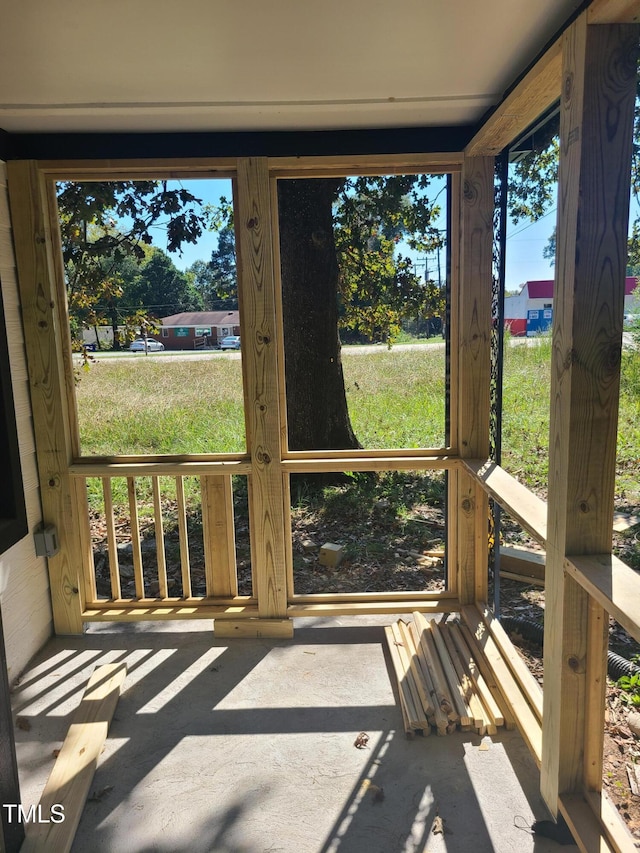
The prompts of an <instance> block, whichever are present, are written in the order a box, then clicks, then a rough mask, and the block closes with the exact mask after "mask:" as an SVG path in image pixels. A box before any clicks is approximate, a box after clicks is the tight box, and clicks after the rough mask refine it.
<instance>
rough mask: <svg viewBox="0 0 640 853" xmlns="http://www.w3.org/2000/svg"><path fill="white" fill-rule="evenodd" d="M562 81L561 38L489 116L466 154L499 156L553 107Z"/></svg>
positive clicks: (468, 146) (469, 145) (471, 155)
mask: <svg viewBox="0 0 640 853" xmlns="http://www.w3.org/2000/svg"><path fill="white" fill-rule="evenodd" d="M561 80H562V43H561V42H560V41H557V42H555V43H554V44H553V45H552V46H551V47H550V48H549V50H547V51H546V53H545V54H544V56H542V57H541V58H540V59H539V60H538V62H536V64H535V65H534V66H533V68H531V70H530V71H528V72H527V74H525V76H524V77H523V78H522V80H521V81H520V82H519V83H518V84H517V86H516V87H515V88H514V89H513V90H512V91H511V92H510V93H509V94H508V95H507V97H506V98H505V99H504V100H503V101H502V102H501V103H500V105H499V106H498V107H497V108H496V110H495V111H494V112H493V113H492V114H491V115H490V116H489V118H488V119H487V121H486V122H485V123H484V125H483V126H482V127H481V129H480V130H479V131H478V133H476V135H475V136H474V137H473V139H472V140H471V142H470V143H469V144H468V145H467V147H466V148H465V154H466V155H468V156H470V157H481V156H486V155H493V156H497V155H498V154H499V153H500V152H501V151H502V149H503V148H506V147H507V145H509V144H510V143H511V142H513V141H514V140H515V139H516V138H517V137H518V136H520V135H521V134H522V133H524V131H525V130H526V129H527V128H528V127H529V126H530V125H531V124H533V123H534V121H535V120H536V119H537V118H538V116H541V115H542V114H543V113H544V112H546V111H547V110H548V109H549V108H550V107H552V106H553V104H554V103H555V102H556V101H557V100H558V98H559V97H560V85H561Z"/></svg>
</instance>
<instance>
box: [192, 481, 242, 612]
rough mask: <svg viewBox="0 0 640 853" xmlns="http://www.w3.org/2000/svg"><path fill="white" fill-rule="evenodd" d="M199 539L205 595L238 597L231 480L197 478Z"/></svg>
mask: <svg viewBox="0 0 640 853" xmlns="http://www.w3.org/2000/svg"><path fill="white" fill-rule="evenodd" d="M200 489H201V495H202V536H203V540H204V542H203V544H204V564H205V578H206V590H207V595H208V596H224V597H228V598H233V597H234V596H235V595H237V594H238V578H237V573H236V548H235V531H234V527H233V491H232V489H231V477H227V476H221V477H201V478H200Z"/></svg>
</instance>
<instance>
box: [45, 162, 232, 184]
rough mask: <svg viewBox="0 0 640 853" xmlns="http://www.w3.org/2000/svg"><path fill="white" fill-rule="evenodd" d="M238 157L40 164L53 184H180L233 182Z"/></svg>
mask: <svg viewBox="0 0 640 853" xmlns="http://www.w3.org/2000/svg"><path fill="white" fill-rule="evenodd" d="M236 163H237V160H236V158H235V157H216V158H213V157H186V158H185V157H181V158H179V159H170V158H167V157H162V158H161V157H153V158H152V157H150V158H148V159H144V160H140V159H133V158H126V159H122V160H110V159H92V160H71V159H70V160H40V161H38V165H39V167H40V169H41V170H42V172H43V174H45V175H47V176H48V177H49V178H51V179H53V180H73V181H135V180H149V179H151V180H153V179H156V180H165V179H166V180H180V179H181V178H189V179H195V178H203V179H204V178H230V177H232V176H233V174H234V173H235V167H236Z"/></svg>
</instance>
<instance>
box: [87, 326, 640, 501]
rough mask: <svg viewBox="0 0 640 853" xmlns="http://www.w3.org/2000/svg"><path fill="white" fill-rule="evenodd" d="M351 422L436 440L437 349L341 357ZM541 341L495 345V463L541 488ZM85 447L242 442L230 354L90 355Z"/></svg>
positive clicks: (632, 364)
mask: <svg viewBox="0 0 640 853" xmlns="http://www.w3.org/2000/svg"><path fill="white" fill-rule="evenodd" d="M343 364H344V373H345V385H346V391H347V399H348V404H349V410H350V414H351V419H352V423H353V427H354V430H355V432H356V435H357V436H358V438H359V440H360V442H361V443H362V445H363V446H364V447H369V448H383V447H407V448H416V447H440V446H442V445H443V444H444V373H445V368H444V349H443V348H442V347H438V348H435V347H434V348H428V349H420V350H413V349H412V350H409V351H404V352H403V351H395V352H394V351H393V350H392V351H391V352H389V351H388V350H387V349H381V350H380V351H376V352H374V353H368V354H364V353H361V354H347V353H345V355H344V358H343ZM549 374H550V343H549V342H548V341H544V340H543V341H541V342H540V343H539V345H538V346H521V345H520V346H509V347H507V348H506V353H505V387H504V408H503V465H504V467H505V468H506V469H507V470H508V471H510V472H511V473H512V474H514V475H515V476H517V477H518V478H519V479H520V480H521V481H522V482H524V483H525V484H526V485H528V486H529V487H530V488H533V489H534V490H535V491H537V492H538V493H539V494H541V495H544V494H545V489H546V480H547V473H548V430H549V380H550V375H549ZM77 400H78V412H79V424H80V434H81V448H82V452H83V454H85V455H112V454H122V453H140V454H146V453H160V454H180V453H216V452H243V451H244V449H245V429H244V413H243V406H242V373H241V362H240V360H238V359H233V360H231V359H221V358H212V359H209V360H198V361H178V360H173V359H169V358H165V359H144V360H142V359H126V360H125V359H122V360H117V361H116V360H109V361H98V362H97V363H96V364H95V365H93V366H92V367H91V369H90V370H89V371H88V372H87V373H83V375H82V379H81V381H80V383H79V384H78V387H77ZM639 460H640V353H638V352H634V351H629V352H625V353H624V357H623V364H622V380H621V398H620V415H619V438H618V480H617V493H618V495H619V496H622V497H625V498H626V499H627V500H629V501H630V502H635V503H640V482H639V478H638V467H639Z"/></svg>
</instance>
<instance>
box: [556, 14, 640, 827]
mask: <svg viewBox="0 0 640 853" xmlns="http://www.w3.org/2000/svg"><path fill="white" fill-rule="evenodd" d="M639 35H640V30H639V28H638V27H637V26H632V25H598V26H588V25H587V23H586V16H582V17H581V18H580V19H578V20H577V21H576V22H575V23H574V24H573V25H572V26H571V28H570V29H569V30H568V31H567V33H566V34H565V36H564V41H563V85H562V100H561V118H560V170H559V183H558V230H557V247H558V250H557V257H556V282H555V294H554V318H553V354H552V365H551V425H550V440H549V454H550V458H549V500H548V535H547V568H546V607H545V637H544V652H545V660H544V706H543V743H542V769H541V790H542V794H543V796H544V799H545V801H546V803H547V805H548V807H549V808H550V810H551V811H552V813H554V814H555V813H556V812H557V807H558V795H559V794H563V793H568V792H578V791H581V790H582V789H583V788H584V787H592V789H595V790H599V788H600V784H601V779H602V749H603V728H604V690H605V682H606V656H605V654H604V649H605V648H606V646H605V634H606V630H607V619H606V614H604V612H603V611H602V609H601V608H599V606H598V605H596V604H595V602H591V603H590V601H589V596H588V594H587V593H586V592H585V591H584V590H582V589H581V588H580V587H578V585H577V584H576V583H575V582H574V581H573V580H572V579H571V578H570V577H569V576H568V575H566V574H565V573H564V558H565V555H571V554H573V555H577V554H597V553H608V552H610V551H611V536H612V533H611V519H612V514H613V497H614V484H615V460H616V434H617V419H618V397H619V383H620V353H621V341H622V317H623V304H624V281H625V272H626V257H627V228H628V216H629V181H630V168H631V143H632V131H633V111H634V98H635V87H636V59H637V45H638V37H639Z"/></svg>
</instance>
